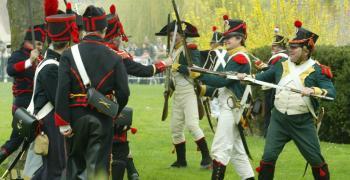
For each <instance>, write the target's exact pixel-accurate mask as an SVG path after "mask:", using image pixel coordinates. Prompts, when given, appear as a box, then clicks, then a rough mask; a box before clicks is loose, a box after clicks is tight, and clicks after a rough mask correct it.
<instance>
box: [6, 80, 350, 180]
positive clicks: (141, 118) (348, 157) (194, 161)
mask: <svg viewBox="0 0 350 180" xmlns="http://www.w3.org/2000/svg"><path fill="white" fill-rule="evenodd" d="M130 87H131V97H130V101H129V105H128V106H130V107H133V108H134V125H133V126H134V127H136V128H137V129H138V132H137V133H136V134H135V135H129V137H130V142H131V150H132V153H133V156H134V159H135V164H136V167H137V169H138V170H139V173H140V176H141V179H144V180H162V179H166V180H205V179H210V176H211V171H208V170H200V169H199V162H200V157H201V155H200V152H199V151H197V147H196V145H195V143H194V142H193V139H192V138H191V136H190V134H188V132H186V137H187V147H186V148H187V162H188V167H187V168H184V169H171V168H169V165H170V164H171V163H172V162H173V161H174V160H175V154H172V153H171V151H172V150H173V146H172V143H171V136H170V129H169V119H170V118H169V117H168V119H167V120H166V121H165V122H161V120H160V119H161V112H162V107H163V96H162V93H163V86H158V85H155V86H148V85H131V86H130ZM11 102H12V95H11V84H9V83H7V84H4V83H0V117H1V123H0V133H1V136H0V143H1V144H2V143H4V142H5V140H6V139H7V138H8V137H9V135H10V132H11V126H10V123H11ZM201 127H202V128H203V130H204V131H205V134H206V137H207V139H208V141H209V144H211V142H212V138H213V133H212V132H211V131H210V128H209V125H208V123H207V121H206V119H204V120H202V121H201ZM248 144H249V147H250V150H251V153H252V155H253V158H254V160H253V161H252V165H253V167H254V169H255V167H257V166H258V164H259V160H260V158H261V155H262V152H263V147H264V139H263V138H260V137H248ZM321 146H322V152H323V155H324V156H325V158H326V160H327V162H328V164H329V167H330V172H331V177H332V179H336V180H345V179H348V178H349V177H350V171H349V167H350V145H340V144H332V143H321ZM5 167H6V166H4V165H2V166H1V167H0V172H1V173H2V172H3V171H4V169H5ZM304 167H305V161H304V159H303V157H302V156H301V155H300V153H299V152H298V150H297V148H296V146H295V145H294V144H293V143H289V144H287V145H286V147H285V148H284V150H283V153H282V154H281V155H280V158H279V160H278V164H277V171H276V174H275V179H277V180H279V179H283V180H295V179H313V178H312V175H311V170H310V168H309V169H308V172H307V175H306V177H305V178H302V173H303V171H304ZM225 179H228V180H235V179H237V180H238V179H239V177H238V176H237V175H236V173H235V172H234V168H233V166H232V165H229V167H228V168H227V170H226V176H225Z"/></svg>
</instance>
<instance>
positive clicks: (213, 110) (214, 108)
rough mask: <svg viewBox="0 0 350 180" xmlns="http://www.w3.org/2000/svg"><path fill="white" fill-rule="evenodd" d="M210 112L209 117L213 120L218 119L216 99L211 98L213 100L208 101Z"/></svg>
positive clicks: (217, 101) (217, 102) (218, 112)
mask: <svg viewBox="0 0 350 180" xmlns="http://www.w3.org/2000/svg"><path fill="white" fill-rule="evenodd" d="M210 110H211V116H212V117H214V118H218V117H219V114H220V109H219V100H218V98H213V100H211V101H210Z"/></svg>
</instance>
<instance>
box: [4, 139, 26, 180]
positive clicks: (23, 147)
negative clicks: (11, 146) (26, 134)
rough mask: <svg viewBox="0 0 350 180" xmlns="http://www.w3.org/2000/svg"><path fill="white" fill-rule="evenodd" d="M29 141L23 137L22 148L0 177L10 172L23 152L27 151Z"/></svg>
mask: <svg viewBox="0 0 350 180" xmlns="http://www.w3.org/2000/svg"><path fill="white" fill-rule="evenodd" d="M29 144H30V143H29V142H28V141H27V140H26V139H25V140H24V141H23V145H22V149H21V151H20V152H19V153H18V154H17V156H16V158H15V159H14V160H13V161H12V162H11V164H10V166H9V167H8V168H7V169H6V171H5V172H4V174H2V176H1V178H0V179H5V177H6V176H7V175H8V174H9V173H10V172H11V170H12V169H13V168H14V167H15V166H16V164H17V162H18V161H19V160H20V159H22V158H23V156H24V153H25V152H26V151H27V149H28V148H29Z"/></svg>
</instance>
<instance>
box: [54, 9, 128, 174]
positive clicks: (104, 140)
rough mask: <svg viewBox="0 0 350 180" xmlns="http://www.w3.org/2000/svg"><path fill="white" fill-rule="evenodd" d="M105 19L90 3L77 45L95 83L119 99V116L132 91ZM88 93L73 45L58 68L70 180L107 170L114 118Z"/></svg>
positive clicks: (59, 116)
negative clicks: (83, 33) (89, 98)
mask: <svg viewBox="0 0 350 180" xmlns="http://www.w3.org/2000/svg"><path fill="white" fill-rule="evenodd" d="M105 17H106V14H105V12H104V10H103V9H101V8H97V7H94V6H89V7H87V9H86V10H85V12H84V14H83V21H84V27H85V31H86V32H87V34H86V36H85V37H84V38H83V40H82V42H81V43H80V44H79V45H78V48H79V52H80V55H81V59H82V61H83V64H84V67H85V69H86V72H87V75H88V76H89V78H90V81H91V84H90V85H91V86H92V87H94V88H95V89H96V90H97V91H99V92H100V93H102V94H103V95H105V96H106V97H109V98H110V99H116V100H117V102H118V104H119V109H118V114H119V113H120V111H121V110H122V109H123V108H124V107H125V105H126V104H127V102H128V98H129V94H130V91H129V86H128V79H127V73H126V70H125V67H124V65H123V63H122V59H121V57H120V56H117V55H116V54H115V52H113V51H112V50H111V49H110V48H108V47H106V46H105V44H104V40H103V37H104V35H105V29H106V27H107V21H106V18H105ZM86 92H87V89H86V88H85V86H84V85H83V82H82V80H81V77H80V74H79V71H78V69H77V66H76V64H75V62H74V58H73V55H72V50H71V49H68V50H67V51H65V52H64V53H63V54H62V56H61V60H60V66H59V68H58V87H57V94H56V105H55V107H56V108H55V123H56V125H57V126H59V128H60V131H61V133H62V134H63V135H64V136H65V137H67V151H68V152H67V153H68V160H67V179H87V178H88V177H89V178H94V177H96V176H97V174H102V175H106V176H107V174H108V169H109V160H110V150H111V148H112V146H111V145H112V138H113V119H112V118H111V117H109V116H107V115H105V114H102V113H101V112H99V111H98V110H97V109H96V108H95V107H93V106H91V105H89V104H88V102H87V95H86ZM106 178H107V177H106ZM100 179H101V178H100Z"/></svg>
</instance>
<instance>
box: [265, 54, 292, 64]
mask: <svg viewBox="0 0 350 180" xmlns="http://www.w3.org/2000/svg"><path fill="white" fill-rule="evenodd" d="M278 56H281V57H282V58H288V55H287V54H286V53H283V52H280V53H277V54H275V55H273V56H271V58H270V59H269V61H268V63H270V61H271V60H273V59H275V58H276V57H278Z"/></svg>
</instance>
